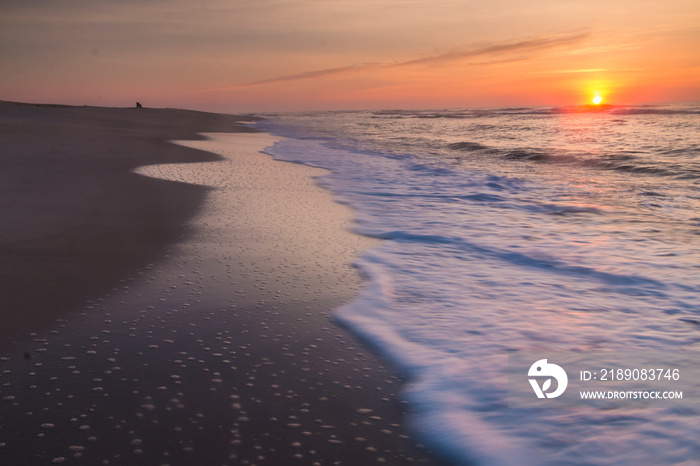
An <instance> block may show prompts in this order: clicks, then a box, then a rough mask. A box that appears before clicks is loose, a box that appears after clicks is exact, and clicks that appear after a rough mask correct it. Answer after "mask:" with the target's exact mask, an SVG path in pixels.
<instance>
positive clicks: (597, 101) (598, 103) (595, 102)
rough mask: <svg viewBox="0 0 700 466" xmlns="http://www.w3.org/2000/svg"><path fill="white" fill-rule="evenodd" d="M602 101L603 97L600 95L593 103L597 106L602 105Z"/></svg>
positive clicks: (594, 98)
mask: <svg viewBox="0 0 700 466" xmlns="http://www.w3.org/2000/svg"><path fill="white" fill-rule="evenodd" d="M602 101H603V98H602V97H601V96H599V95H597V96H595V97H593V103H594V104H595V105H600V103H601V102H602Z"/></svg>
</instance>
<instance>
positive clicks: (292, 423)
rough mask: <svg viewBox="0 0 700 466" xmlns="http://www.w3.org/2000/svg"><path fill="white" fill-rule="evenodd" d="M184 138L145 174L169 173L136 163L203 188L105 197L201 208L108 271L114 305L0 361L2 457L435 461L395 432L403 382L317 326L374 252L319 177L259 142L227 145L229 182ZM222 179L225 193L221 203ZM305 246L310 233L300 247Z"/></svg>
mask: <svg viewBox="0 0 700 466" xmlns="http://www.w3.org/2000/svg"><path fill="white" fill-rule="evenodd" d="M125 111H133V112H137V110H125ZM138 112H140V110H138ZM175 112H179V111H175ZM3 116H5V115H3ZM182 126H183V127H182V128H180V134H182V135H185V136H186V137H180V136H179V135H176V136H175V137H169V138H168V139H169V140H175V139H177V140H178V141H179V142H180V143H181V144H182V142H181V140H183V139H184V140H187V141H188V142H185V143H184V144H185V145H188V146H195V145H196V146H198V150H197V151H196V152H195V151H194V149H192V148H191V147H190V148H187V147H181V148H177V149H175V148H174V147H179V146H175V144H170V143H158V144H156V145H155V148H156V149H158V150H162V149H163V148H167V151H168V152H169V154H168V155H170V156H171V157H163V155H162V154H151V157H150V159H149V161H152V160H156V159H157V160H158V162H160V163H167V164H168V165H155V166H154V165H153V164H149V165H150V168H151V169H156V170H163V169H167V170H171V169H175V170H181V171H182V170H184V171H185V172H189V173H190V175H191V174H192V173H194V174H195V175H194V176H195V177H196V176H201V173H209V175H207V176H208V179H206V180H202V181H204V182H202V183H198V184H200V186H197V185H192V184H184V183H173V182H172V181H163V180H156V179H153V178H146V177H143V176H140V175H138V174H135V173H130V176H129V177H118V178H111V179H110V181H112V183H113V184H111V185H110V186H111V188H112V189H114V190H117V191H118V190H119V189H120V188H123V185H120V184H119V183H120V182H121V181H122V180H123V179H129V180H130V181H131V182H133V183H134V184H133V185H135V186H141V185H142V184H155V185H157V186H159V187H160V186H163V187H164V188H160V189H164V191H163V192H162V197H160V198H158V199H159V200H161V201H167V200H168V199H170V198H169V197H167V194H168V193H169V191H168V190H167V189H166V188H165V187H166V186H169V187H172V189H176V188H177V189H179V190H182V192H186V193H188V194H192V193H195V194H196V195H197V196H199V197H197V196H195V197H196V200H197V202H198V203H195V204H196V205H195V206H194V207H195V208H194V209H193V208H191V207H192V206H193V204H187V205H188V206H189V207H190V208H188V209H187V213H188V215H189V216H187V215H184V216H183V215H181V216H179V217H177V219H178V220H179V221H182V223H181V224H179V226H178V225H176V222H175V221H173V223H172V225H175V226H177V227H178V228H175V230H174V231H175V232H176V233H172V232H171V233H170V236H167V235H166V236H159V237H158V239H159V240H160V243H158V249H157V252H156V251H154V250H149V252H150V254H149V255H147V256H141V257H139V258H138V259H139V260H138V261H137V262H138V264H136V266H134V267H131V268H128V267H123V268H120V273H124V275H122V276H121V277H120V278H118V279H117V281H113V282H111V283H110V286H109V293H106V294H105V293H103V294H101V295H99V296H100V297H99V298H96V299H93V300H91V301H90V302H88V303H87V304H85V305H83V306H78V307H73V308H71V309H73V310H72V311H69V312H67V313H64V314H61V315H60V320H59V321H58V323H56V322H49V320H50V319H46V323H45V324H44V325H39V323H37V325H35V326H34V331H33V332H32V333H33V334H32V335H30V337H29V338H22V339H20V340H19V341H20V342H19V344H16V345H15V346H14V347H13V348H12V351H10V352H6V353H4V354H5V356H3V358H2V360H0V373H2V375H1V376H0V382H2V384H3V385H2V387H0V395H2V396H0V400H2V401H0V402H2V403H3V404H4V406H3V410H2V411H0V413H1V414H0V458H3V457H5V458H7V459H8V460H21V461H22V462H23V464H32V462H36V463H37V464H43V463H45V462H48V461H52V460H57V461H58V459H60V458H63V460H66V461H75V462H78V463H80V462H82V461H86V462H85V464H89V463H91V462H94V461H97V460H100V461H102V462H103V464H124V463H129V464H133V463H132V462H133V461H136V462H144V461H145V462H147V463H154V462H158V463H155V464H161V463H164V464H182V463H187V462H191V461H194V460H196V461H198V462H200V464H225V463H226V464H257V463H260V464H265V463H267V464H281V463H280V462H284V464H311V463H319V464H332V463H334V462H340V463H341V464H345V463H347V464H366V463H373V462H379V463H381V462H388V463H389V464H403V463H414V462H420V463H430V462H432V461H433V460H432V459H430V458H429V457H427V455H426V454H425V453H424V452H423V451H422V450H420V449H418V448H416V447H415V446H414V444H413V442H412V441H411V440H410V438H409V437H408V436H407V435H406V432H405V430H404V429H403V428H402V426H401V423H402V419H403V414H404V413H403V405H402V404H401V403H400V402H399V400H398V398H397V392H398V389H399V386H400V382H401V381H400V378H399V377H397V376H396V375H394V374H393V373H392V372H391V371H389V370H388V369H386V367H385V366H384V365H383V363H382V362H381V361H379V360H378V359H377V357H376V355H375V354H373V353H372V352H371V351H369V350H367V349H366V348H364V347H363V346H362V345H361V344H360V343H359V342H358V341H356V340H355V339H354V337H352V336H351V335H350V334H348V333H347V331H346V330H345V329H342V328H341V327H338V326H336V325H335V324H334V323H333V322H331V320H330V319H329V317H328V313H329V312H330V310H331V309H333V308H335V307H337V306H338V305H340V304H342V303H344V302H346V301H347V300H349V299H352V297H353V296H354V294H355V293H356V291H357V290H358V289H359V286H361V283H362V281H361V279H360V277H359V274H358V273H357V271H356V270H355V269H353V268H352V267H350V265H349V260H346V258H348V257H351V256H352V254H356V252H357V251H358V250H360V249H361V247H362V246H359V245H361V244H364V245H366V244H368V242H369V241H371V240H369V239H367V238H364V237H360V236H358V235H355V234H352V233H350V232H348V231H343V229H342V228H340V227H339V226H338V225H339V224H338V223H337V222H338V221H340V222H341V223H340V224H343V225H346V227H347V225H348V223H347V222H350V221H351V216H350V215H349V214H348V210H349V209H348V208H347V207H346V206H341V205H340V204H337V203H335V202H333V200H332V195H331V193H329V192H328V191H325V190H323V189H322V188H320V187H319V186H317V185H315V183H314V182H313V180H312V178H311V177H312V176H314V173H320V172H321V171H320V170H318V169H313V168H310V167H307V166H303V165H298V164H288V163H285V162H280V161H274V160H272V158H271V157H270V156H267V155H264V154H260V153H258V151H259V150H260V149H261V147H258V146H256V145H255V143H254V141H255V140H264V139H265V138H269V136H268V135H266V134H263V133H257V134H254V135H252V136H246V137H252V142H250V141H249V142H248V143H239V144H237V145H234V146H232V150H234V151H235V152H236V153H235V154H234V155H235V156H236V157H237V158H238V159H240V160H243V161H245V163H243V162H241V163H242V164H241V165H240V166H239V167H238V168H237V169H235V170H233V171H232V172H231V173H235V176H224V175H223V173H224V171H223V170H222V169H221V166H220V165H219V163H221V161H222V160H225V159H226V157H222V156H215V155H213V154H212V153H208V152H201V150H206V149H202V145H203V146H206V145H207V144H208V143H210V142H212V141H207V140H203V137H201V136H195V137H192V134H191V131H190V130H189V129H187V128H185V125H182ZM112 130H113V129H112ZM201 132H205V131H201ZM206 132H212V131H208V130H207V131H206ZM235 136H236V135H235V134H229V135H227V136H224V137H235ZM238 136H244V135H238ZM150 147H152V148H153V147H154V146H153V145H151V146H150ZM108 148H109V146H106V147H103V148H102V149H108ZM173 155H177V156H179V158H181V159H182V160H185V161H186V162H188V163H189V162H194V160H191V158H196V159H197V160H196V161H197V162H217V163H214V164H207V163H200V164H199V166H198V167H197V169H196V170H191V168H192V167H193V166H191V165H186V164H185V165H172V158H178V157H172V156H173ZM190 156H192V157H191V158H190ZM134 158H135V156H134ZM227 163H228V162H227ZM138 165H143V163H139V164H138ZM206 165H210V166H211V167H210V168H211V169H210V170H209V171H207V170H202V168H203V166H206ZM120 166H121V167H123V166H124V165H120ZM245 170H248V171H245ZM139 171H141V169H139ZM198 174H199V175H198ZM177 176H180V175H177ZM256 176H257V177H258V178H256ZM260 177H262V178H260ZM133 178H139V180H133ZM64 179H65V178H64ZM140 179H143V180H140ZM263 180H264V182H263ZM181 181H188V182H192V181H195V182H196V181H197V180H192V179H191V178H190V179H182V178H181ZM202 184H204V185H209V186H211V185H214V186H215V188H214V189H212V188H211V187H203V186H201V185H202ZM230 184H234V188H235V189H229V192H230V194H231V193H233V194H232V195H233V197H228V198H225V197H221V194H222V193H223V192H225V191H226V189H225V187H226V185H230ZM129 186H130V187H131V186H132V185H129ZM308 196H311V197H308ZM131 199H132V200H133V199H134V198H133V197H132V198H131ZM304 199H306V200H309V199H311V200H312V202H311V203H306V202H304V201H303V200H304ZM217 202H221V203H223V204H220V205H219V204H216V203H217ZM285 202H286V204H285ZM310 206H311V208H309V207H310ZM180 207H182V206H180ZM293 209H296V210H293ZM329 209H330V210H329ZM343 211H344V212H345V213H344V214H343V213H342V212H343ZM152 212H153V211H150V212H149V213H150V214H152ZM323 212H325V213H323ZM180 214H182V212H180ZM343 216H344V217H343ZM299 218H303V219H304V221H299ZM343 218H344V220H343ZM183 219H185V220H184V221H183ZM151 220H152V219H151ZM187 220H189V223H187ZM312 220H313V221H312ZM314 222H315V223H314ZM312 233H316V234H317V235H320V236H317V237H316V240H314V241H309V238H310V237H309V235H310V234H312ZM164 239H165V240H167V239H172V240H170V241H167V245H166V244H165V242H164ZM132 243H133V241H132ZM152 245H153V243H150V244H149V246H152ZM364 247H366V246H364ZM358 248H359V249H358ZM143 250H148V248H147V247H144V248H143ZM341 256H342V257H344V258H345V259H342V260H341V259H339V257H341ZM125 272H126V273H125ZM115 275H116V271H115ZM114 285H116V286H114ZM106 288H107V286H106V285H104V286H103V287H102V289H103V290H105V289H106ZM96 295H98V293H97V292H95V293H94V296H96ZM79 299H80V298H78V297H76V300H75V301H76V302H77V301H78V300H79ZM76 309H77V311H76ZM52 317H53V316H52ZM23 354H24V355H25V357H22V355H23ZM26 355H29V357H28V358H27V357H26ZM42 393H45V395H42ZM52 393H54V394H52ZM30 411H31V412H32V413H33V415H32V416H28V415H27V413H28V412H30ZM10 426H12V428H10ZM63 460H61V461H63ZM105 461H107V462H106V463H104V462H105Z"/></svg>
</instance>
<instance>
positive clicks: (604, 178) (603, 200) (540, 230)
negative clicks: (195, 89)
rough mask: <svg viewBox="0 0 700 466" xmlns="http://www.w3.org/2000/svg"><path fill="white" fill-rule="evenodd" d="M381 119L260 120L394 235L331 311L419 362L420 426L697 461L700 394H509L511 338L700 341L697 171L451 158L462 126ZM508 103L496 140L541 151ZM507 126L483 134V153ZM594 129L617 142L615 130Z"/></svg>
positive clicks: (563, 451) (507, 456)
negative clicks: (687, 398)
mask: <svg viewBox="0 0 700 466" xmlns="http://www.w3.org/2000/svg"><path fill="white" fill-rule="evenodd" d="M377 116H378V114H365V113H359V114H358V113H355V114H342V113H338V114H324V115H309V114H306V115H288V116H285V117H284V118H280V119H272V120H270V121H267V122H263V123H262V124H260V125H259V126H260V127H261V128H262V129H266V130H268V131H271V132H273V133H277V134H280V135H283V136H287V137H290V139H286V140H283V141H281V142H279V143H278V144H276V145H275V146H273V147H271V148H269V149H268V150H267V151H268V152H269V153H270V154H271V155H273V156H274V157H276V158H278V159H281V160H287V161H295V162H300V163H305V164H308V165H312V166H317V167H322V168H327V169H330V170H332V173H331V174H329V175H325V176H323V177H321V178H319V182H320V183H321V184H322V185H324V186H326V187H328V188H329V189H331V190H332V191H333V192H335V193H336V194H337V196H338V197H339V199H340V200H341V201H342V202H345V203H348V204H350V205H351V206H353V207H354V208H355V209H356V210H357V220H358V226H357V228H356V229H357V231H358V232H359V233H362V234H365V235H368V236H373V237H376V238H381V239H384V240H386V241H385V242H384V243H382V245H381V246H379V247H377V248H374V249H372V250H369V251H367V252H366V253H365V254H364V255H363V256H362V258H361V259H359V260H358V261H357V266H358V267H359V268H360V270H361V271H362V272H363V273H364V274H365V276H366V277H367V279H368V285H367V286H366V288H365V289H364V291H363V292H362V293H361V294H360V296H358V297H357V298H356V299H355V300H354V301H352V302H350V303H349V304H347V305H345V306H344V307H342V308H341V309H338V310H337V311H336V312H335V314H334V317H335V318H336V319H337V320H338V321H339V322H341V323H343V324H345V325H347V326H348V327H350V328H351V329H352V330H353V331H355V332H357V333H358V334H360V335H361V336H362V337H363V338H364V339H365V340H366V341H367V342H369V343H370V344H371V345H373V346H374V347H376V348H377V349H378V350H379V351H380V352H381V353H382V354H383V356H384V357H386V358H387V359H389V360H390V361H391V362H393V363H394V364H395V366H396V367H398V368H399V369H400V370H401V371H402V372H403V373H404V374H406V375H407V376H409V384H408V387H407V391H406V393H405V396H406V398H407V399H408V401H409V406H410V408H411V409H410V411H411V413H412V425H413V428H414V429H415V430H416V431H417V432H418V434H419V435H420V436H421V438H422V439H423V440H424V441H426V442H428V443H429V444H431V445H432V446H433V447H434V448H438V449H439V450H440V451H441V452H442V453H443V454H444V455H445V456H446V457H450V458H452V459H453V460H455V461H458V462H468V461H472V462H475V463H477V464H527V461H531V462H532V464H549V463H551V464H669V463H673V462H683V461H694V460H697V459H698V458H700V445H698V443H697V441H696V439H697V438H698V437H699V435H700V423H698V419H699V418H700V417H698V415H699V414H700V410H699V409H698V408H697V404H696V405H695V406H693V407H687V406H685V407H684V408H683V409H677V408H674V407H673V406H671V405H668V404H666V405H663V404H658V405H653V406H644V407H639V408H629V407H626V408H624V409H611V410H601V409H599V408H595V407H588V406H580V407H577V408H566V409H563V410H562V409H539V407H534V408H532V409H526V408H517V409H515V408H508V407H507V390H508V388H507V385H508V382H507V354H508V352H510V351H523V350H548V351H554V350H558V351H561V350H575V351H591V350H622V349H625V350H645V349H655V350H660V351H669V352H676V351H688V350H697V349H698V325H697V323H695V324H693V322H697V321H698V320H697V319H698V313H699V309H700V301H699V299H698V297H699V296H700V294H699V292H700V280H698V278H697V277H698V273H697V264H698V263H700V260H698V259H700V247H699V245H698V240H697V231H696V227H693V226H692V222H689V221H688V218H690V217H692V212H693V211H694V209H697V208H698V207H700V203H699V202H698V199H697V196H696V194H693V193H692V192H690V191H687V188H688V185H687V184H686V185H683V184H675V185H674V183H673V182H672V181H669V180H666V181H664V183H660V182H659V181H658V180H657V179H651V178H634V177H631V176H629V175H627V174H626V175H624V176H622V175H620V173H619V171H618V170H617V169H615V170H608V169H607V168H605V167H603V168H601V166H599V165H597V164H595V163H586V164H574V165H572V166H571V167H568V168H567V166H564V167H562V165H561V164H559V163H553V164H548V165H526V164H524V162H523V161H522V160H516V161H512V162H508V163H506V162H504V159H503V158H502V157H497V158H492V159H489V158H488V157H486V156H485V155H484V158H478V159H477V160H475V161H474V162H473V163H472V164H471V165H469V164H467V163H466V162H465V161H464V160H460V161H458V163H452V162H453V160H451V157H453V155H454V154H453V151H454V150H455V147H456V146H452V147H450V143H453V142H454V139H457V138H458V136H453V138H452V139H450V138H448V137H447V136H444V135H442V136H441V139H440V138H438V137H436V136H435V131H436V130H435V127H434V126H427V127H426V126H420V125H419V123H420V121H418V120H417V119H414V120H412V121H410V122H408V123H406V122H405V121H404V122H402V123H400V124H395V123H391V124H390V122H387V121H379V122H378V121H377ZM379 116H382V117H385V116H386V115H379ZM391 117H392V118H394V117H396V114H392V115H391ZM433 117H434V115H433ZM402 118H403V119H404V120H406V119H410V118H409V117H407V116H406V115H405V114H404V115H403V116H402ZM499 118H500V120H499V122H500V124H498V125H492V128H497V129H498V131H499V135H498V137H500V138H504V139H508V138H510V139H515V138H518V144H519V145H520V146H528V143H529V145H531V146H534V147H525V149H522V150H523V151H525V152H527V153H534V152H536V150H535V149H537V150H541V149H542V146H540V147H538V146H536V145H535V142H534V141H535V139H534V136H531V131H530V130H529V129H523V127H524V126H527V124H534V123H532V122H529V123H528V121H526V120H525V119H524V117H523V116H522V115H520V114H519V115H516V116H512V115H509V116H499ZM537 118H541V115H540V114H537ZM581 118H586V116H585V115H584V116H583V117H581ZM608 118H609V119H612V118H613V117H612V116H609V117H608ZM695 118H697V116H695ZM433 119H434V118H433ZM392 121H393V120H392ZM601 121H602V123H601V122H600V121H599V124H601V125H603V124H604V125H605V128H604V129H600V130H599V131H598V132H597V133H595V136H596V137H597V138H599V139H604V138H605V137H606V136H605V134H607V132H609V131H608V129H609V127H608V125H609V124H612V123H610V122H609V121H607V120H601ZM491 123H494V121H493V119H492V120H491ZM497 123H498V122H497ZM526 123H527V124H526ZM574 123H575V124H574ZM632 123H634V124H638V125H641V126H640V128H641V127H643V126H644V125H647V123H648V121H646V120H643V121H640V122H636V123H635V122H632ZM632 123H628V125H631V124H632ZM446 124H448V125H449V124H451V125H453V128H452V129H453V130H454V132H455V133H457V132H458V131H462V132H468V131H469V128H468V127H466V126H464V127H461V128H457V127H454V125H455V124H454V123H453V122H448V123H446ZM470 124H472V125H473V124H474V123H473V122H472V123H470ZM480 124H481V125H482V132H486V133H488V131H489V130H488V129H483V122H481V123H480ZM571 124H572V125H573V127H574V128H575V129H576V130H579V129H580V126H581V122H580V121H579V120H573V123H571ZM507 125H511V126H512V127H513V128H514V129H513V128H511V129H510V130H509V131H505V130H504V129H503V128H504V127H505V126H507ZM695 125H696V126H697V122H696V123H695ZM407 127H408V128H410V129H406V128H407ZM594 129H595V128H594ZM441 131H443V132H445V131H446V130H444V129H443V130H441ZM538 131H539V132H540V133H542V132H543V130H542V129H541V128H540V130H538ZM625 131H626V133H624V134H623V133H620V134H616V133H614V132H613V133H610V134H611V136H610V137H609V139H611V140H614V139H615V138H618V139H623V140H624V138H625V137H629V138H630V139H634V138H633V136H632V135H633V134H635V132H634V131H633V128H632V129H630V128H629V127H628V128H627V129H626V130H625ZM640 131H641V130H640ZM409 134H410V137H409ZM630 134H632V135H630ZM689 134H690V135H691V136H692V135H693V134H695V133H694V132H693V131H690V132H689ZM528 137H531V139H530V140H528V139H527V138H528ZM591 137H593V136H591ZM494 138H497V135H494V134H486V135H485V136H484V135H482V139H481V140H479V141H477V142H475V144H477V143H478V144H479V145H478V146H477V145H471V146H469V147H470V150H477V151H483V150H485V149H484V147H486V146H487V145H488V146H494V143H493V139H494ZM637 142H639V141H637ZM487 143H488V144H487ZM549 144H550V145H548V146H544V147H545V149H552V147H550V146H552V145H553V143H552V142H551V141H550V143H549ZM596 144H597V145H603V146H606V147H608V150H609V151H613V150H615V148H614V147H612V142H611V141H609V140H597V142H596ZM620 144H621V147H617V149H616V150H618V151H619V152H624V151H633V150H632V149H634V148H633V147H632V148H631V147H630V146H632V145H633V144H634V141H632V140H630V141H624V142H623V143H619V141H618V145H620ZM689 144H690V146H692V141H691V143H689ZM581 145H585V144H583V143H581V142H576V143H570V144H569V145H568V146H566V144H564V146H566V147H561V145H559V146H556V147H555V148H554V149H556V151H558V152H559V153H561V152H562V151H564V150H565V149H566V150H571V151H574V149H576V150H579V149H580V147H579V146H581ZM482 146H483V147H482ZM567 148H568V149H567ZM457 149H459V150H463V146H459V147H457ZM554 149H552V150H554ZM509 150H510V149H509ZM659 152H660V151H659ZM509 153H510V152H509ZM507 160H511V159H507ZM688 160H691V162H692V159H690V158H689V159H688ZM645 163H646V166H648V165H649V164H648V163H647V162H645ZM674 169H675V170H681V171H682V170H684V169H685V170H689V171H692V170H693V166H692V163H690V162H688V164H686V166H685V168H684V167H675V168H674ZM629 172H634V170H630V171H629ZM629 172H625V173H629ZM644 174H645V176H646V175H647V174H648V173H646V172H645V173H644ZM663 176H665V175H663ZM662 185H663V187H662ZM652 187H653V189H652ZM684 190H686V191H684ZM643 192H657V193H660V194H659V196H656V197H658V198H659V199H661V200H658V204H657V206H655V207H649V206H648V205H647V204H645V203H643V202H641V203H640V201H639V199H640V194H641V193H643ZM698 382H700V381H698Z"/></svg>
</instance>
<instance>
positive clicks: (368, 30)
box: [0, 0, 700, 112]
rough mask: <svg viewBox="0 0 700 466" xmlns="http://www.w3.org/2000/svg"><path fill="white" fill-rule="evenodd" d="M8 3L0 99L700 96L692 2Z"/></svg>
mask: <svg viewBox="0 0 700 466" xmlns="http://www.w3.org/2000/svg"><path fill="white" fill-rule="evenodd" d="M0 5H1V6H0V100H16V101H30V102H58V103H70V104H77V105H82V104H87V105H106V106H130V105H133V104H134V102H136V101H137V100H138V101H140V102H142V103H143V104H144V105H145V106H158V107H185V108H196V109H202V110H214V111H225V112H256V111H285V110H307V109H309V110H314V109H318V110H320V109H364V108H369V109H377V108H443V107H469V106H491V105H522V104H528V105H531V104H543V105H567V104H581V103H588V102H590V101H591V99H592V98H593V96H594V94H595V93H598V94H600V95H601V96H602V97H603V101H604V102H608V103H634V102H647V101H678V100H700V2H699V1H698V0H667V1H663V2H662V1H659V0H654V1H650V0H586V1H573V0H530V1H526V2H525V1H522V0H517V1H516V0H490V1H483V0H478V1H477V0H210V1H204V2H203V1H192V0H126V1H118V2H117V1H109V0H32V1H27V0H3V1H2V3H1V4H0Z"/></svg>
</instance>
